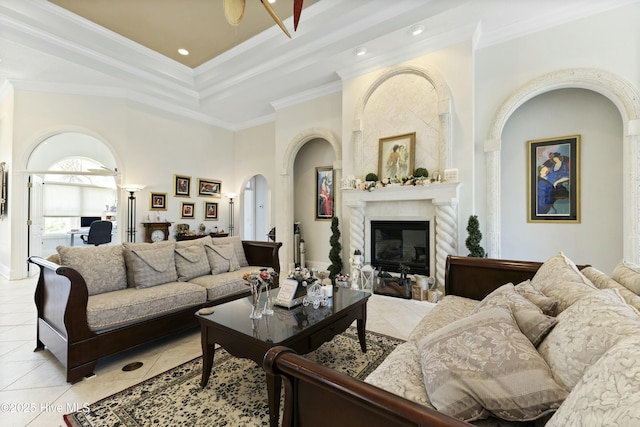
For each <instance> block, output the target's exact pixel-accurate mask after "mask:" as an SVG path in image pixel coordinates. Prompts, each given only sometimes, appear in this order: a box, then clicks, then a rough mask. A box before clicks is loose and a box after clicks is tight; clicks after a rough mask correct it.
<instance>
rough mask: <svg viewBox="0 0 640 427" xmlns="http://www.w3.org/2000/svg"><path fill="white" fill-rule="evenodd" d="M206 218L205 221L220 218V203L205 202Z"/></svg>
mask: <svg viewBox="0 0 640 427" xmlns="http://www.w3.org/2000/svg"><path fill="white" fill-rule="evenodd" d="M204 219H205V221H217V220H218V203H217V202H204Z"/></svg>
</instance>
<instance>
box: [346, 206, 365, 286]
mask: <svg viewBox="0 0 640 427" xmlns="http://www.w3.org/2000/svg"><path fill="white" fill-rule="evenodd" d="M347 206H348V207H349V214H350V215H349V217H350V220H349V259H350V260H352V259H355V258H354V255H353V254H354V253H355V251H356V250H358V251H360V254H361V256H360V258H359V267H361V266H362V260H364V208H365V206H366V203H365V202H364V201H361V200H356V201H349V202H347ZM350 264H351V263H350ZM359 267H358V268H357V269H358V271H351V286H352V287H353V288H355V289H358V286H359V284H360V283H359V282H360V271H359Z"/></svg>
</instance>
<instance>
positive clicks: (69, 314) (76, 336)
mask: <svg viewBox="0 0 640 427" xmlns="http://www.w3.org/2000/svg"><path fill="white" fill-rule="evenodd" d="M242 244H243V247H244V252H245V255H246V257H247V261H248V262H249V265H256V266H258V265H259V266H264V267H271V268H273V269H274V270H275V271H277V272H279V271H280V259H279V256H278V251H279V250H280V247H281V246H282V243H280V242H258V241H247V240H245V241H243V242H242ZM29 262H31V263H33V264H36V265H38V266H39V267H40V275H39V278H38V284H37V287H36V291H35V303H36V308H37V315H38V322H37V342H36V349H35V351H39V350H44V349H45V348H46V349H47V350H49V351H50V352H51V353H52V354H53V355H54V356H55V357H56V358H57V359H58V360H59V361H60V362H61V363H62V364H63V365H64V367H65V369H66V372H67V381H68V382H71V383H74V382H77V381H80V380H82V379H83V378H84V377H86V376H88V375H91V374H92V373H93V371H94V369H95V367H96V364H97V362H98V359H100V358H102V357H106V356H110V355H112V354H115V353H118V352H120V351H123V350H127V349H130V348H132V347H135V346H138V345H140V344H144V343H148V342H150V341H153V340H156V339H159V338H162V337H165V336H168V335H171V334H175V333H177V332H180V331H184V330H187V329H191V328H197V327H198V325H199V323H198V320H197V319H196V317H195V316H194V314H195V312H196V311H197V310H198V309H200V308H202V307H204V306H212V305H217V304H222V303H224V302H227V301H230V300H233V299H237V298H243V297H246V296H248V295H250V291H249V290H248V289H249V288H247V292H244V293H240V294H235V295H231V296H228V297H224V298H220V299H218V300H215V301H208V302H207V303H204V304H200V305H194V306H191V307H188V308H184V309H181V310H179V311H175V312H172V313H168V314H165V315H162V316H158V317H156V318H153V319H148V320H145V321H141V322H139V323H134V324H131V325H126V326H122V327H118V328H115V329H111V330H107V331H103V332H99V333H94V332H92V331H91V330H90V329H89V326H88V324H87V300H88V297H89V295H88V291H87V285H86V283H85V281H84V278H83V277H82V276H81V275H80V273H78V272H77V271H76V270H74V269H73V268H70V267H64V266H60V265H58V264H56V263H53V262H51V261H48V260H46V259H43V258H40V257H35V256H32V257H30V258H29ZM276 286H277V283H276Z"/></svg>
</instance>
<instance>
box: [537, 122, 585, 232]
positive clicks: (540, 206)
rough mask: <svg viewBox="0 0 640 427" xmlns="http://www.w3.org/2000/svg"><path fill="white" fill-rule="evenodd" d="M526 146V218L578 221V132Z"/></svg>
mask: <svg viewBox="0 0 640 427" xmlns="http://www.w3.org/2000/svg"><path fill="white" fill-rule="evenodd" d="M527 147H528V153H527V168H526V171H527V192H528V197H527V205H528V206H527V222H547V223H549V222H561V223H580V135H570V136H563V137H557V138H546V139H536V140H531V141H527Z"/></svg>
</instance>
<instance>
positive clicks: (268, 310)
mask: <svg viewBox="0 0 640 427" xmlns="http://www.w3.org/2000/svg"><path fill="white" fill-rule="evenodd" d="M264 290H265V292H266V293H267V298H265V302H264V308H263V309H262V314H264V315H265V316H271V315H272V314H273V302H272V301H271V292H269V291H270V290H271V283H269V282H267V283H266V284H265V286H264Z"/></svg>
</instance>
